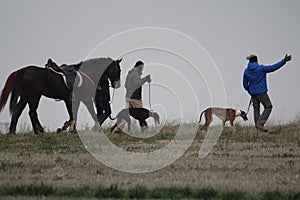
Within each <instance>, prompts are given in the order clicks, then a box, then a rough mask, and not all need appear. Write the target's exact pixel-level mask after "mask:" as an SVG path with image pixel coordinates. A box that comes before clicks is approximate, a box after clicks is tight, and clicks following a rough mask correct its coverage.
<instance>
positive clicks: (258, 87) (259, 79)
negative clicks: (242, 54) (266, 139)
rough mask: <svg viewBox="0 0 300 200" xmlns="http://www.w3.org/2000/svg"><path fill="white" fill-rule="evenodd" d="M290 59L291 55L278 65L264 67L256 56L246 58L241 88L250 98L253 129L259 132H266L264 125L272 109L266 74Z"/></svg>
mask: <svg viewBox="0 0 300 200" xmlns="http://www.w3.org/2000/svg"><path fill="white" fill-rule="evenodd" d="M291 59H292V56H291V55H285V57H284V59H282V60H281V61H279V62H278V63H276V64H274V65H269V66H265V65H261V64H259V63H258V59H257V56H256V55H253V54H252V55H250V56H248V57H247V60H249V63H248V66H247V68H246V69H245V71H244V76H243V86H244V88H245V90H246V91H247V92H248V93H249V94H250V96H251V100H252V103H253V109H254V122H255V127H256V129H257V130H259V131H262V132H268V130H267V129H266V128H265V127H264V125H265V123H266V122H267V120H268V118H269V116H270V114H271V111H272V107H273V105H272V103H271V100H270V98H269V96H268V93H267V92H268V87H267V77H266V75H267V73H270V72H274V71H276V70H278V69H279V68H281V67H282V66H283V65H285V63H286V62H288V61H290V60H291ZM260 104H262V105H263V106H264V111H263V113H262V114H261V113H260Z"/></svg>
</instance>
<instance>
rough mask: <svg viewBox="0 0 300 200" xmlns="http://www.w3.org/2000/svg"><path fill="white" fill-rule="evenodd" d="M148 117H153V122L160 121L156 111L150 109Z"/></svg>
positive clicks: (157, 122)
mask: <svg viewBox="0 0 300 200" xmlns="http://www.w3.org/2000/svg"><path fill="white" fill-rule="evenodd" d="M150 117H152V118H153V119H154V122H155V124H160V121H159V118H160V117H159V115H158V114H157V113H156V112H151V111H150Z"/></svg>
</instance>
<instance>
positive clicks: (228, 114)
mask: <svg viewBox="0 0 300 200" xmlns="http://www.w3.org/2000/svg"><path fill="white" fill-rule="evenodd" d="M203 114H204V116H205V124H204V125H203V126H202V127H201V130H205V131H207V129H208V127H209V125H210V123H211V122H212V115H215V116H217V117H218V118H219V119H221V120H222V121H223V126H224V125H225V123H226V122H227V121H230V125H231V126H232V127H233V129H234V125H233V122H234V120H235V118H236V117H239V116H240V117H242V118H243V120H244V121H247V120H248V117H247V113H246V112H245V111H242V110H239V111H237V110H235V109H233V108H216V107H212V108H207V109H206V110H204V111H203V112H202V113H201V114H200V119H199V123H200V122H201V118H202V115H203Z"/></svg>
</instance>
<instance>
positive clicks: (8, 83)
mask: <svg viewBox="0 0 300 200" xmlns="http://www.w3.org/2000/svg"><path fill="white" fill-rule="evenodd" d="M16 74H17V71H14V72H12V73H11V74H10V75H9V76H8V78H7V80H6V82H5V85H4V88H3V89H2V93H1V97H0V112H1V111H2V110H3V108H4V106H5V104H6V102H7V99H8V96H9V94H10V92H11V91H12V86H13V83H14V79H15V76H16Z"/></svg>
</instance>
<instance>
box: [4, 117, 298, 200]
mask: <svg viewBox="0 0 300 200" xmlns="http://www.w3.org/2000/svg"><path fill="white" fill-rule="evenodd" d="M177 128H178V125H176V124H175V125H168V126H165V127H164V128H163V129H162V130H161V132H160V133H159V134H158V135H156V136H154V137H152V138H148V139H137V138H133V137H130V136H128V135H109V136H108V137H109V139H110V140H111V141H112V142H113V143H115V144H116V145H118V146H120V147H124V148H126V150H130V151H137V152H143V151H145V152H146V151H148V150H149V149H157V148H160V147H161V146H164V145H166V144H167V143H168V142H169V141H170V140H172V138H173V137H174V134H175V132H176V129H177ZM268 128H269V129H270V130H271V131H272V133H271V134H265V133H257V132H256V131H255V129H254V128H253V127H247V126H239V125H237V131H236V133H235V134H232V133H231V129H230V128H226V129H225V130H224V131H223V133H222V135H221V137H220V139H219V140H218V143H217V144H216V146H215V147H214V148H213V150H212V151H211V152H210V154H209V155H208V156H207V157H205V158H204V159H199V158H198V151H199V149H200V146H201V143H202V142H203V138H204V133H201V132H200V131H199V132H198V133H197V136H196V138H195V140H194V142H193V143H192V145H191V147H190V148H189V149H188V150H187V151H186V153H185V154H184V155H183V156H182V157H181V158H180V159H178V160H177V161H175V162H174V163H173V164H171V165H169V166H167V167H165V168H163V169H161V170H158V171H155V172H150V173H143V174H131V173H125V172H120V171H117V170H114V169H111V168H109V167H107V166H105V165H104V164H102V163H100V162H99V161H97V160H96V159H95V158H94V157H92V156H91V155H90V154H89V153H88V152H87V151H86V149H85V148H84V146H83V144H82V142H81V140H80V138H79V137H78V135H70V134H68V133H62V134H54V133H48V134H42V135H34V134H32V133H25V134H18V135H16V136H9V137H7V136H6V135H4V134H1V135H0V177H1V180H0V199H15V198H20V199H24V198H25V199H36V198H41V197H48V198H50V199H60V198H81V199H93V198H127V199H128V198H150V199H181V198H184V199H300V122H293V123H290V124H287V125H273V126H270V127H268Z"/></svg>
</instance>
